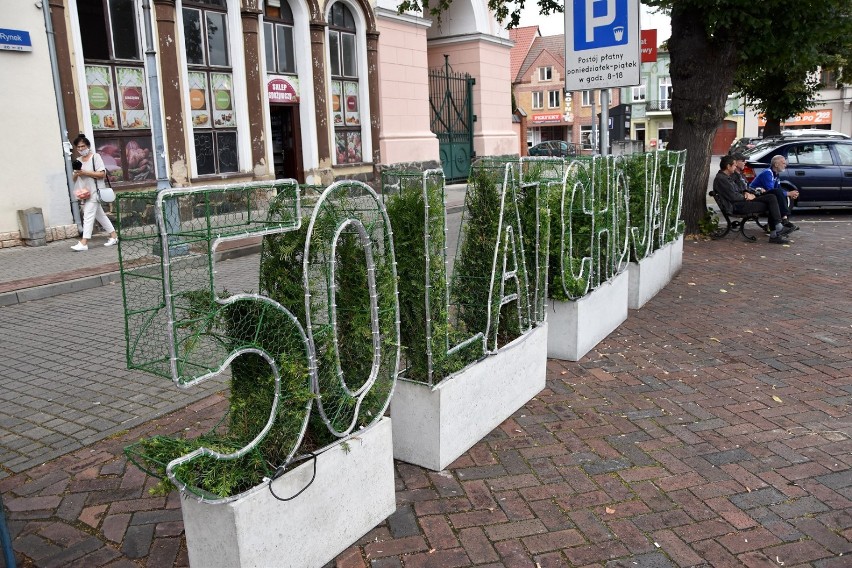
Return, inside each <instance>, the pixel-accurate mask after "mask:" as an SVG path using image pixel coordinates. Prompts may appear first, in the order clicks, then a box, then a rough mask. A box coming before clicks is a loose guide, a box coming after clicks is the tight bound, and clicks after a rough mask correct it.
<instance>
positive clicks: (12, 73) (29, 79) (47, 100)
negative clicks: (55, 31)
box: [0, 1, 77, 246]
mask: <svg viewBox="0 0 852 568" xmlns="http://www.w3.org/2000/svg"><path fill="white" fill-rule="evenodd" d="M44 5H45V6H46V5H47V2H46V1H45V2H44ZM3 27H4V28H6V29H13V30H22V31H26V32H29V35H30V39H31V41H32V51H7V50H0V69H2V70H3V72H2V74H3V77H4V79H3V88H0V108H2V109H3V121H2V124H3V131H4V133H5V136H4V151H3V163H4V167H3V168H0V200H2V203H3V205H2V207H0V246H16V245H18V244H19V241H18V237H19V234H18V232H19V227H18V216H17V211H18V210H19V209H27V208H30V207H39V208H41V209H42V212H43V214H44V222H45V226H46V227H48V228H50V229H51V231H50V233H49V234H48V238H50V239H51V240H52V239H53V238H54V230H53V229H55V230H56V231H57V232H59V233H60V235H59V236H58V238H64V237H65V234H66V231H67V232H68V233H69V235H68V236H76V234H77V232H76V231H77V228H76V225H73V218H72V216H71V198H70V195H69V192H68V183H67V177H66V171H65V163H66V158H65V152H64V148H63V146H62V141H63V134H62V133H61V132H60V128H59V118H58V114H57V110H56V97H55V95H54V90H53V77H52V74H51V67H50V55H49V50H48V42H47V35H46V33H45V23H44V14H43V12H42V10H41V9H39V8H37V7H36V6H34V5H33V4H32V3H31V2H27V3H23V4H22V6H20V7H19V9H15V10H4V13H3Z"/></svg>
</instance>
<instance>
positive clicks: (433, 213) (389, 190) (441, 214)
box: [382, 169, 485, 387]
mask: <svg viewBox="0 0 852 568" xmlns="http://www.w3.org/2000/svg"><path fill="white" fill-rule="evenodd" d="M445 182H446V178H445V174H444V171H443V170H441V169H428V170H425V171H423V172H422V173H421V172H416V173H415V172H400V171H386V172H383V174H382V196H383V197H384V198H385V199H388V198H390V199H393V196H394V195H395V194H397V195H399V196H402V195H403V193H406V192H413V191H419V192H420V194H421V198H422V199H423V217H422V220H423V223H422V227H423V231H422V237H423V263H424V264H423V267H424V270H423V273H424V274H423V279H424V280H423V282H424V294H423V306H424V318H423V322H411V323H412V325H419V324H421V323H422V324H423V326H424V340H425V341H424V345H412V346H410V347H411V348H412V349H423V350H424V352H425V356H426V380H425V381H420V380H415V379H411V378H408V377H400V379H401V380H409V381H412V382H425V383H426V384H427V385H429V386H430V387H432V386H434V385H435V384H436V383H437V382H439V381H440V380H442V379H443V378H445V377H444V376H441V377H438V378H437V380H436V373H438V372H439V370H438V369H436V364H435V358H436V352H437V349H441V350H442V351H443V353H442V354H441V358H442V360H443V359H445V358H446V357H450V356H452V355H455V354H456V353H459V352H460V351H461V350H463V349H465V348H467V347H469V346H471V345H473V344H476V343H481V345H482V347H481V350H482V352H484V351H485V334H484V333H483V332H481V331H480V332H476V333H474V334H473V335H471V336H469V337H467V338H465V339H464V340H462V341H460V342H458V343H456V344H455V345H453V346H451V345H450V343H451V340H450V325H449V316H448V314H449V313H450V311H451V281H450V277H449V274H450V269H449V251H448V248H447V243H448V237H449V234H448V231H449V229H448V223H447V216H446V211H447V201H446V191H445V189H446V183H445ZM435 193H438V194H439V198H438V199H434V197H435V195H434V194H435ZM433 201H435V202H436V203H437V204H438V208H437V210H435V209H434V208H433V207H432V205H430V203H432V202H433ZM436 222H437V223H439V224H440V232H441V233H442V234H443V242H441V243H438V247H439V248H438V247H436V245H435V243H434V242H433V238H432V231H431V230H430V229H431V228H432V227H433V226H434V223H436ZM435 249H438V250H435ZM434 254H437V255H439V256H440V263H441V265H442V267H443V270H442V271H441V272H440V273H439V274H437V275H436V274H435V273H434V270H433V255H434ZM436 279H441V280H442V281H441V282H440V286H439V287H440V288H442V289H443V294H442V297H439V298H433V291H434V289H435V288H436V286H437V285H438V282H437V280H436ZM439 306H440V307H439ZM433 309H438V312H437V313H435V311H434V310H433ZM433 314H435V315H436V316H437V317H438V318H440V320H441V321H435V317H433ZM436 325H438V326H440V329H441V330H442V333H441V334H440V337H438V338H436V334H435V329H434V328H435V326H436ZM442 370H443V369H441V371H442Z"/></svg>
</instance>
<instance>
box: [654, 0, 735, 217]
mask: <svg viewBox="0 0 852 568" xmlns="http://www.w3.org/2000/svg"><path fill="white" fill-rule="evenodd" d="M681 6H682V5H681V4H679V3H678V2H674V3H673V7H672V13H671V23H672V36H671V39H669V52H670V53H671V64H670V65H669V74H670V75H671V78H672V125H673V127H674V128H673V132H672V138H671V141H670V142H669V144H668V146H667V148H668V149H670V150H686V151H687V156H686V170H685V172H684V188H683V211H682V217H683V220H684V223H685V225H686V229H685V230H686V233H687V234H696V233H698V231H699V229H698V224H699V221H700V220H701V218H702V217H703V216H704V212H705V211H706V210H707V205H706V203H707V196H706V192H707V183H708V181H709V178H710V152H711V147H712V144H713V137H714V135H715V134H716V129H717V128H718V127H719V125H720V124H721V122H722V119H723V118H724V116H725V101H726V99H727V98H728V93H729V92H730V91H731V88H732V86H733V83H734V72H735V70H736V62H737V49H736V43H735V41H733V40H734V37H733V34H732V31H731V30H724V29H721V30H720V29H717V30H716V31H715V32H714V36H713V37H712V38H708V36H707V32H706V30H705V28H704V24H703V20H702V17H701V16H699V15H697V13H696V12H694V11H693V10H692V9H684V8H683V7H681Z"/></svg>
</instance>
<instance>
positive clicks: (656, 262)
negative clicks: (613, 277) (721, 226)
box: [627, 235, 683, 310]
mask: <svg viewBox="0 0 852 568" xmlns="http://www.w3.org/2000/svg"><path fill="white" fill-rule="evenodd" d="M682 266H683V235H681V236H680V237H678V238H677V239H676V240H674V241H672V242H670V243H666V244H665V245H663V246H662V247H660V248H659V249H657V250H655V251H654V253H653V254H652V255H650V256H648V257H647V258H643V259H642V260H640V261H639V262H631V263H629V264H628V265H627V272H628V274H629V276H630V278H629V284H628V288H629V289H630V292H629V298H628V307H629V308H630V309H631V310H638V309H639V308H641V307H642V306H644V305H645V303H647V302H648V300H650V299H651V298H653V297H654V296H656V295H657V293H658V292H659V291H660V290H662V289H663V288H665V287H666V286H668V284H669V282H671V281H672V278H674V277H675V275H676V274H677V273H678V272H680V269H681V267H682Z"/></svg>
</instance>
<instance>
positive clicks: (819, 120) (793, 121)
mask: <svg viewBox="0 0 852 568" xmlns="http://www.w3.org/2000/svg"><path fill="white" fill-rule="evenodd" d="M757 124H758V126H766V118H765V117H764V116H763V115H762V114H761V115H760V116H759V117H758V120H757ZM812 124H829V125H830V124H831V109H830V108H827V109H823V110H810V111H808V112H803V113H802V114H798V115H796V116H794V117H793V118H788V119H787V120H785V121H784V122H782V123H781V126H810V125H812Z"/></svg>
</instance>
